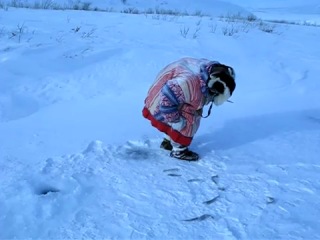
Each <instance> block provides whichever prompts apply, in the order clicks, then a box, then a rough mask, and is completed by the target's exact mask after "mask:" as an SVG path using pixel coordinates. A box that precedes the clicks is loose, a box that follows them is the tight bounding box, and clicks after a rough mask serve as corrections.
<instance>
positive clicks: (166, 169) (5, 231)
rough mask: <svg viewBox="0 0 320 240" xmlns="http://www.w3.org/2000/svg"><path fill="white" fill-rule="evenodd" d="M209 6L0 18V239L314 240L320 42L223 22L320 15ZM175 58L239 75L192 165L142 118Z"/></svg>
mask: <svg viewBox="0 0 320 240" xmlns="http://www.w3.org/2000/svg"><path fill="white" fill-rule="evenodd" d="M119 2H120V1H113V2H112V1H110V2H109V4H114V6H115V7H116V6H119V4H118V3H119ZM168 2H169V1H167V2H166V1H154V5H152V6H158V5H159V4H162V5H164V6H166V8H165V9H170V8H173V9H179V4H178V2H179V1H170V4H171V5H170V4H169V3H168ZM217 2H218V3H217V4H218V5H217V6H219V7H218V8H215V6H213V5H210V7H208V6H209V5H206V7H205V8H203V9H200V8H201V7H203V6H204V5H200V4H198V5H196V6H193V7H192V8H190V9H196V10H199V11H204V10H207V11H208V12H209V13H210V14H211V13H212V14H211V15H212V17H210V16H203V17H199V16H174V15H152V14H150V15H145V14H120V13H117V12H110V13H108V12H94V11H52V10H32V9H15V8H9V9H6V8H5V9H0V180H1V184H0V186H1V187H0V190H1V191H0V239H14V238H17V239H30V238H32V239H33V238H38V239H66V238H73V239H75V238H90V239H102V238H104V239H320V230H319V228H318V225H319V224H318V222H319V220H318V216H319V214H320V204H319V203H320V181H319V174H320V163H319V155H320V147H319V146H320V97H319V87H320V81H319V75H320V68H319V65H320V48H319V47H318V45H319V39H320V28H319V27H317V26H306V25H293V24H275V23H270V22H263V23H261V22H260V21H253V22H247V21H244V20H239V21H234V19H230V18H229V19H226V18H221V17H219V16H221V15H226V16H227V15H229V16H231V15H232V14H233V13H237V12H239V11H240V12H242V13H248V12H250V11H251V12H253V13H254V14H256V13H259V11H260V13H261V9H262V8H263V9H264V10H263V11H264V12H263V15H259V14H258V16H259V17H263V18H265V19H269V20H288V19H289V20H294V21H297V22H299V21H301V22H304V21H311V20H312V21H314V22H315V23H317V24H319V23H320V22H319V21H317V19H318V20H319V15H315V14H314V12H310V11H308V12H305V11H301V12H298V13H296V12H295V13H294V14H295V18H294V19H292V18H290V14H293V12H292V11H291V9H292V8H291V7H293V5H292V4H291V5H290V3H289V1H287V2H285V1H281V2H282V5H281V6H279V5H274V6H272V4H271V3H274V1H271V2H270V5H269V6H266V5H263V6H262V5H261V4H260V5H258V4H257V5H254V3H253V1H251V2H250V1H247V2H242V4H241V6H240V5H239V4H240V3H238V2H236V1H235V0H234V1H230V2H228V3H226V2H223V1H217ZM145 3H146V1H145V2H144V1H142V0H141V1H137V3H135V4H131V2H130V1H128V3H127V4H128V5H130V4H131V5H130V6H134V7H140V8H141V9H143V8H145V7H150V6H147V5H143V4H145ZM296 3H297V4H296V5H295V6H301V4H303V3H301V2H298V1H296ZM189 4H191V1H186V4H185V5H184V6H183V8H181V12H183V11H185V10H186V9H185V8H186V7H187V6H189V7H191V6H192V5H189ZM237 4H238V5H237ZM312 4H315V5H313V6H316V2H314V3H312ZM162 5H161V6H162ZM309 5H311V1H310V4H305V5H304V6H306V7H305V8H302V9H306V8H307V7H308V6H309ZM275 7H277V8H278V7H281V9H282V10H281V11H282V12H281V15H277V14H278V12H277V11H276V10H275ZM198 8H199V9H198ZM289 8H290V9H289ZM285 9H287V11H285ZM297 9H298V8H297ZM308 9H315V8H309V7H308ZM188 11H189V10H188ZM230 14H231V15H230ZM288 16H289V17H288ZM229 35H231V36H229ZM184 56H192V57H204V58H209V59H212V60H218V61H221V62H223V63H226V64H230V65H231V66H233V67H234V68H235V70H236V73H237V89H236V90H235V93H234V96H233V97H232V99H231V100H232V101H233V102H234V103H233V104H231V103H228V104H225V105H223V106H221V107H217V108H214V109H213V112H212V115H211V116H210V117H209V118H208V119H203V121H202V125H201V127H200V130H199V132H198V133H197V135H196V137H195V139H194V142H193V143H192V145H191V148H192V149H193V150H195V151H197V152H199V154H200V155H201V159H200V160H199V161H198V162H196V163H195V162H184V161H179V160H175V159H172V158H170V157H168V153H167V152H165V151H164V150H162V149H160V148H159V144H160V142H161V140H162V134H161V133H159V132H157V131H156V130H155V129H153V128H152V127H151V125H150V123H149V122H148V121H147V120H145V119H143V117H142V115H141V110H142V107H143V101H144V98H145V96H146V93H147V91H148V88H149V87H150V85H151V84H152V82H153V81H154V78H155V76H156V74H157V73H158V71H159V70H160V69H161V68H162V67H164V66H165V65H166V64H168V63H170V62H171V61H174V60H176V59H178V58H180V57H184Z"/></svg>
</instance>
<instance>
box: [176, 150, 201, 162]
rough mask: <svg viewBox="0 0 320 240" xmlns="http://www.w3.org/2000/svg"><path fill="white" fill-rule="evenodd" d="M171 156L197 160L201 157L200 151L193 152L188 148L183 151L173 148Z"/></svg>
mask: <svg viewBox="0 0 320 240" xmlns="http://www.w3.org/2000/svg"><path fill="white" fill-rule="evenodd" d="M170 157H174V158H177V159H180V160H186V161H197V160H198V159H199V155H198V153H195V152H192V151H190V150H189V149H188V148H185V149H183V150H181V151H179V150H172V151H171V153H170Z"/></svg>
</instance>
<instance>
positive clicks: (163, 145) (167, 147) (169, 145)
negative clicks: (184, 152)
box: [160, 138, 172, 151]
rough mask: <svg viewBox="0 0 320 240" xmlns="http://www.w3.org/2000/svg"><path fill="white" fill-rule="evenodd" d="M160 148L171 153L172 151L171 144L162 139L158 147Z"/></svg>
mask: <svg viewBox="0 0 320 240" xmlns="http://www.w3.org/2000/svg"><path fill="white" fill-rule="evenodd" d="M160 148H163V149H165V150H168V151H171V150H172V145H171V142H170V141H169V140H168V139H166V138H164V139H163V141H162V143H161V145H160Z"/></svg>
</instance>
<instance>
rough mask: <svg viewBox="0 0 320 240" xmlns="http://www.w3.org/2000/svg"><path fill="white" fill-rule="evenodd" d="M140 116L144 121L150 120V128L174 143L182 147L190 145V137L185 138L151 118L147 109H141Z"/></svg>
mask: <svg viewBox="0 0 320 240" xmlns="http://www.w3.org/2000/svg"><path fill="white" fill-rule="evenodd" d="M142 115H143V116H144V117H145V118H146V119H148V120H150V122H151V125H152V126H154V127H155V128H157V129H158V130H159V131H160V132H163V133H165V134H167V135H168V136H169V137H170V138H171V139H172V140H173V141H174V142H176V143H179V144H181V145H183V146H189V145H190V144H191V141H192V138H191V137H186V136H184V135H182V134H181V133H180V132H178V131H177V130H174V129H173V128H171V127H170V126H169V125H167V124H165V123H163V122H160V121H158V120H157V119H155V118H154V117H153V116H152V114H151V113H150V111H149V110H148V109H147V108H143V110H142Z"/></svg>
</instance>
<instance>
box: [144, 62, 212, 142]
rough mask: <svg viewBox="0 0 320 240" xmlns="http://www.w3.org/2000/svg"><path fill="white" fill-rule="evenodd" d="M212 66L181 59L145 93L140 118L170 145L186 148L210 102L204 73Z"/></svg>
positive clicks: (206, 76)
mask: <svg viewBox="0 0 320 240" xmlns="http://www.w3.org/2000/svg"><path fill="white" fill-rule="evenodd" d="M216 63H218V62H214V61H209V60H207V59H195V58H182V59H180V60H178V61H176V62H173V63H171V64H169V65H168V66H166V67H165V68H164V69H163V70H162V71H161V72H160V73H159V74H158V76H157V78H156V81H155V82H154V83H153V85H152V86H151V88H150V89H149V91H148V95H147V98H146V99H145V106H144V108H143V110H142V113H143V116H144V117H145V118H147V119H149V120H150V121H151V124H152V126H154V127H155V128H157V129H158V130H159V131H161V132H163V133H165V134H167V135H168V136H169V137H170V138H171V140H173V141H174V142H176V143H179V144H181V145H183V146H189V145H190V143H191V141H192V138H193V136H194V135H195V133H196V132H197V130H198V128H199V125H200V120H201V115H202V109H203V107H204V105H206V104H208V103H209V102H210V101H212V99H210V95H209V94H208V88H207V83H206V82H207V79H208V69H210V67H211V66H213V64H216ZM177 126H178V127H177Z"/></svg>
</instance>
